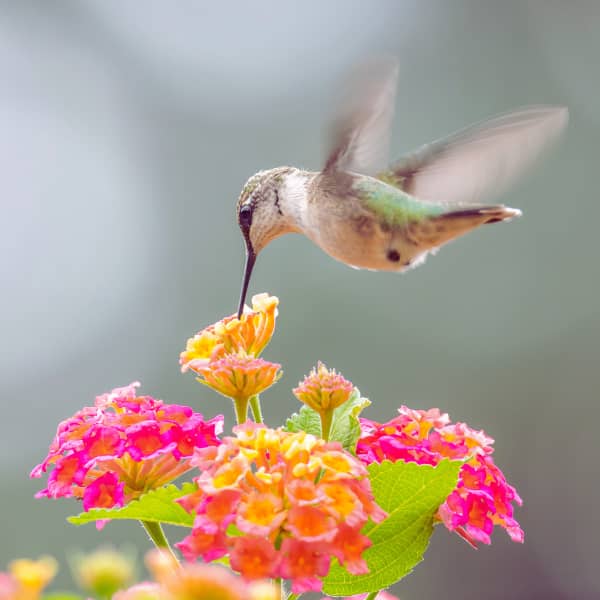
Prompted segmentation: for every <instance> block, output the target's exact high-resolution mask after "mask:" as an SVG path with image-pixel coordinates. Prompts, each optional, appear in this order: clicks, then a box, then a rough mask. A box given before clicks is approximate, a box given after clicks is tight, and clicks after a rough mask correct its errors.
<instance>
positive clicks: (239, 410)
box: [233, 398, 248, 425]
mask: <svg viewBox="0 0 600 600" xmlns="http://www.w3.org/2000/svg"><path fill="white" fill-rule="evenodd" d="M233 406H234V408H235V418H236V421H237V424H238V425H241V424H242V423H245V422H246V421H247V420H248V398H238V399H236V400H234V401H233Z"/></svg>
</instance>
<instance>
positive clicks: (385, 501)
mask: <svg viewBox="0 0 600 600" xmlns="http://www.w3.org/2000/svg"><path fill="white" fill-rule="evenodd" d="M462 464H463V463H462V462H460V461H449V460H444V461H442V462H440V463H439V465H437V466H436V467H432V466H430V465H418V464H416V463H405V462H403V461H397V462H395V463H392V462H389V461H384V462H383V463H381V464H378V463H373V464H372V465H370V466H369V478H370V480H371V487H372V489H373V494H374V496H375V500H376V502H377V504H379V506H381V508H383V510H385V511H386V512H387V513H388V515H389V516H388V518H387V519H385V520H384V521H383V522H381V523H377V524H375V523H372V522H369V523H368V524H367V525H366V526H365V527H364V528H363V530H362V533H363V534H364V535H366V536H367V537H369V538H370V540H371V541H372V542H373V545H372V546H371V547H370V548H369V549H368V550H366V552H365V553H364V558H365V560H366V561H367V564H368V566H369V573H367V574H366V575H352V574H350V573H348V571H346V569H345V568H343V567H341V566H340V565H339V564H337V563H336V564H335V565H332V567H331V571H330V572H329V575H328V576H327V577H326V578H325V579H324V585H323V591H324V592H325V594H327V595H329V596H352V595H354V594H362V593H365V592H367V593H368V592H375V591H378V590H382V589H384V588H387V587H389V586H390V585H392V584H394V583H396V581H398V580H400V579H402V577H404V576H405V575H407V574H408V573H410V572H411V571H412V569H413V568H414V567H415V566H416V565H417V564H418V563H419V562H420V561H421V560H422V559H423V554H424V553H425V550H426V549H427V546H428V544H429V538H430V537H431V534H432V532H433V517H434V515H435V513H436V512H437V510H438V508H439V507H440V505H441V504H442V503H443V502H444V500H445V499H446V498H447V497H448V495H449V494H450V493H451V492H452V490H453V489H454V488H455V487H456V484H457V482H458V471H459V470H460V467H461V466H462Z"/></svg>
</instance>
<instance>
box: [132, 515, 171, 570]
mask: <svg viewBox="0 0 600 600" xmlns="http://www.w3.org/2000/svg"><path fill="white" fill-rule="evenodd" d="M140 523H141V524H142V526H143V528H144V529H145V530H146V533H147V534H148V535H149V536H150V539H151V540H152V541H153V542H154V545H155V546H156V547H157V548H159V549H161V550H165V551H167V552H168V553H169V554H170V555H171V556H172V557H173V559H174V560H175V562H176V563H177V564H179V560H178V559H177V556H176V555H175V553H174V552H173V549H172V548H171V546H170V545H169V540H168V539H167V536H166V535H165V532H164V531H163V529H162V527H161V526H160V523H155V522H154V521H140Z"/></svg>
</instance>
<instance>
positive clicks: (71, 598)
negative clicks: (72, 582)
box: [42, 592, 84, 600]
mask: <svg viewBox="0 0 600 600" xmlns="http://www.w3.org/2000/svg"><path fill="white" fill-rule="evenodd" d="M42 600H84V599H83V596H80V595H79V594H73V593H71V592H50V593H49V594H43V595H42Z"/></svg>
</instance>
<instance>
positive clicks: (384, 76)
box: [323, 60, 398, 175]
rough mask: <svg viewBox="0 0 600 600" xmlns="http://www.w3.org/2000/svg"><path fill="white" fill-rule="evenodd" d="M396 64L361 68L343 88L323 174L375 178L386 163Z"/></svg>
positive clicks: (388, 61)
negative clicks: (359, 175) (336, 173)
mask: <svg viewBox="0 0 600 600" xmlns="http://www.w3.org/2000/svg"><path fill="white" fill-rule="evenodd" d="M397 80H398V64H397V62H396V61H394V60H380V61H378V62H375V63H373V62H372V63H369V64H367V65H364V66H363V68H361V69H360V70H359V71H358V72H357V73H355V76H354V77H353V78H352V79H351V80H350V82H349V84H348V85H347V86H346V89H345V93H344V95H343V102H344V104H343V105H342V107H341V108H340V114H339V117H338V118H336V119H335V121H334V123H333V132H332V143H331V148H330V151H329V154H328V157H327V161H326V163H325V168H324V169H323V170H324V171H329V172H334V171H352V172H355V173H362V174H365V175H374V174H375V173H376V172H377V171H378V170H379V169H382V168H383V167H384V165H385V164H386V163H387V161H388V146H389V137H390V128H391V123H392V118H393V115H394V100H395V98H396V83H397Z"/></svg>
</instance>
